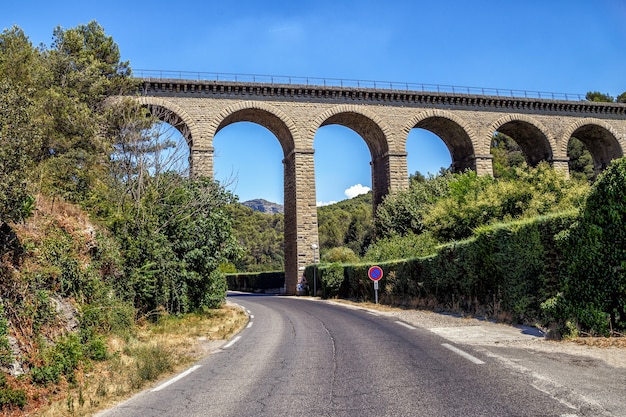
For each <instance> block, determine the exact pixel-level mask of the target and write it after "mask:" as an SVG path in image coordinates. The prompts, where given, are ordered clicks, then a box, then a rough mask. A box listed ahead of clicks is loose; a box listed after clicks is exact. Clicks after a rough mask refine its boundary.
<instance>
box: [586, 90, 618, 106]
mask: <svg viewBox="0 0 626 417" xmlns="http://www.w3.org/2000/svg"><path fill="white" fill-rule="evenodd" d="M585 99H586V100H588V101H593V102H596V103H613V102H614V101H615V99H614V98H613V97H612V96H611V95H609V94H602V93H601V92H599V91H588V92H587V94H586V95H585Z"/></svg>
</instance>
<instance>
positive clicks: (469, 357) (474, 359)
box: [441, 343, 485, 365]
mask: <svg viewBox="0 0 626 417" xmlns="http://www.w3.org/2000/svg"><path fill="white" fill-rule="evenodd" d="M441 346H443V347H445V348H446V349H449V350H451V351H452V352H454V353H456V354H457V355H460V356H462V357H464V358H465V359H467V360H468V361H470V362H472V363H475V364H476V365H483V364H484V363H485V362H483V361H481V360H480V359H478V358H477V357H475V356H472V355H470V354H469V353H467V352H464V351H462V350H461V349H459V348H457V347H454V346H452V345H449V344H447V343H442V344H441Z"/></svg>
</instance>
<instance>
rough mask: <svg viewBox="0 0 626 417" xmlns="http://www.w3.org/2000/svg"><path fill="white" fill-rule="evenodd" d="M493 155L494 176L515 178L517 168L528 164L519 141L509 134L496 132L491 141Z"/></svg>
mask: <svg viewBox="0 0 626 417" xmlns="http://www.w3.org/2000/svg"><path fill="white" fill-rule="evenodd" d="M491 155H493V176H494V177H496V178H501V177H504V178H515V176H516V172H515V168H522V167H524V166H525V164H526V157H525V156H524V153H523V152H522V150H521V148H520V147H519V146H518V145H517V143H516V142H515V141H514V140H513V139H512V138H511V137H509V136H507V135H505V134H503V133H500V132H496V134H495V135H494V136H493V139H492V141H491Z"/></svg>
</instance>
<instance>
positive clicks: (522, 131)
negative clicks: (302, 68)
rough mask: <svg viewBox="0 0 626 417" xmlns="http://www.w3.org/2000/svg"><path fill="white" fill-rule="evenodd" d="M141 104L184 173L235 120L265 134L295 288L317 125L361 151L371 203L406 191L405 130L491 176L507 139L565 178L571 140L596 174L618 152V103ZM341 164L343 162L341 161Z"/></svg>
mask: <svg viewBox="0 0 626 417" xmlns="http://www.w3.org/2000/svg"><path fill="white" fill-rule="evenodd" d="M139 95H140V97H139V100H140V101H141V103H142V104H144V105H145V106H146V107H148V108H149V109H150V111H151V112H152V113H153V114H154V115H156V116H157V117H159V118H160V119H161V120H163V121H165V122H168V123H169V124H171V125H172V126H174V127H175V128H177V129H178V130H179V131H180V132H181V133H182V135H183V136H184V137H185V138H186V139H187V142H188V144H189V147H190V165H191V167H192V172H193V173H196V174H203V175H207V176H212V175H213V138H214V137H215V135H216V134H217V133H218V132H219V131H220V130H221V129H223V128H224V127H226V126H228V125H230V124H232V123H236V122H241V121H247V122H254V123H257V124H259V125H261V126H264V127H265V128H267V129H268V130H270V131H271V132H272V133H273V134H274V135H275V136H276V138H277V139H278V141H279V142H280V145H281V146H282V149H283V154H284V160H283V165H284V187H285V189H284V206H285V275H286V288H285V290H286V291H287V292H288V293H293V292H294V291H295V287H296V283H297V280H298V275H299V272H298V269H299V267H301V266H304V265H306V264H310V263H311V262H312V260H313V253H312V249H311V245H312V244H313V243H316V244H317V243H318V234H317V210H316V195H315V172H314V165H313V153H314V150H313V138H314V136H315V133H316V132H317V130H318V129H319V128H320V127H322V126H326V125H331V124H339V125H343V126H346V127H348V128H350V129H352V130H354V131H355V132H356V133H358V134H359V135H360V136H361V138H363V140H364V141H365V143H366V144H367V146H368V148H369V151H370V154H371V158H372V159H371V170H372V189H373V198H374V204H375V205H376V204H378V203H380V202H381V201H382V198H383V197H384V196H385V195H386V194H387V193H388V192H390V191H393V190H398V189H402V188H406V187H407V186H408V172H407V153H406V141H407V137H408V134H409V132H410V130H411V129H413V128H423V129H426V130H429V131H431V132H433V133H434V134H436V135H437V136H439V137H440V138H441V139H442V140H443V141H444V142H445V144H446V145H447V147H448V149H449V151H450V155H451V157H452V169H453V170H456V171H459V170H464V169H466V168H471V169H473V170H476V172H477V173H478V174H481V175H490V174H492V156H491V154H490V146H491V141H492V137H493V134H494V133H495V132H496V131H498V132H501V133H504V134H506V135H509V136H511V137H512V138H513V139H515V141H516V142H517V144H518V145H519V146H520V147H521V149H522V151H523V152H524V154H525V156H526V159H527V161H528V163H529V164H530V165H535V164H537V163H538V162H539V161H542V160H545V161H549V162H550V163H552V164H553V166H554V167H555V169H558V170H561V171H565V172H567V169H568V165H567V162H568V156H567V145H568V141H569V140H570V138H571V137H576V138H578V139H580V140H581V141H582V142H583V143H584V144H585V145H586V146H587V148H588V149H589V151H590V152H591V154H592V156H593V160H594V164H595V169H596V172H599V171H600V170H602V169H603V168H604V167H605V166H606V165H607V164H608V163H609V162H610V161H611V159H613V158H618V157H621V156H623V155H624V151H625V150H626V105H623V104H614V103H592V102H587V101H560V100H546V99H535V98H511V97H499V96H486V95H473V94H454V93H452V94H451V93H429V92H421V91H401V90H384V89H370V88H351V87H350V88H349V87H322V86H310V85H292V84H271V83H249V82H227V81H189V80H180V79H152V78H145V79H143V84H142V86H141V88H140V92H139ZM346 163H350V161H349V157H348V158H346Z"/></svg>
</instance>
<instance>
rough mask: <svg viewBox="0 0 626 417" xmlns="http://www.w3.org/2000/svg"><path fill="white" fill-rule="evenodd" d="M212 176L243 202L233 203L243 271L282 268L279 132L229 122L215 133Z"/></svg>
mask: <svg viewBox="0 0 626 417" xmlns="http://www.w3.org/2000/svg"><path fill="white" fill-rule="evenodd" d="M213 149H214V153H213V164H214V178H215V179H216V180H217V181H219V182H220V183H221V184H223V185H224V186H225V187H226V188H227V189H228V190H230V191H231V192H232V193H233V194H235V195H237V196H238V198H239V202H240V204H241V205H235V206H233V207H231V214H232V215H233V220H234V223H233V229H234V232H235V235H236V237H237V239H238V241H239V243H240V244H241V245H242V247H243V248H244V250H245V253H244V255H243V256H242V257H241V259H239V260H238V261H237V262H236V263H235V265H234V267H235V269H236V270H237V271H240V272H254V271H270V270H282V269H283V268H284V247H285V246H284V224H285V222H284V214H283V212H284V210H283V201H284V195H283V194H284V185H283V183H284V181H283V176H284V170H283V165H282V159H283V151H282V148H281V145H280V143H279V142H278V141H277V138H276V136H275V135H274V134H273V133H272V132H271V131H270V130H269V129H267V128H266V127H264V126H261V125H260V124H257V123H252V122H233V123H231V124H228V125H225V126H224V127H223V128H221V129H220V130H219V132H218V133H217V134H216V135H215V137H214V138H213Z"/></svg>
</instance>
